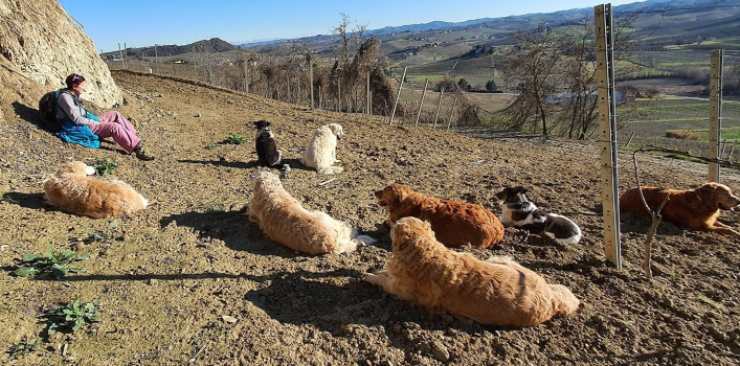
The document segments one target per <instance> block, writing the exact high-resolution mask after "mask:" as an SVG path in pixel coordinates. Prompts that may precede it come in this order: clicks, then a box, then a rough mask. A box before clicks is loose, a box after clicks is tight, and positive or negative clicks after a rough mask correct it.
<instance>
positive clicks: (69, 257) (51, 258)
mask: <svg viewBox="0 0 740 366" xmlns="http://www.w3.org/2000/svg"><path fill="white" fill-rule="evenodd" d="M85 259H87V256H85V255H79V254H77V253H76V252H74V251H72V250H69V249H63V250H58V251H57V250H52V249H49V251H48V252H46V254H26V255H24V256H23V258H21V261H20V263H18V265H17V268H16V269H15V271H13V275H15V276H18V277H35V278H39V277H52V278H55V279H60V278H63V277H64V276H66V275H67V274H68V273H77V272H81V271H82V270H81V269H79V268H76V267H72V266H71V264H72V263H75V262H80V261H83V260H85Z"/></svg>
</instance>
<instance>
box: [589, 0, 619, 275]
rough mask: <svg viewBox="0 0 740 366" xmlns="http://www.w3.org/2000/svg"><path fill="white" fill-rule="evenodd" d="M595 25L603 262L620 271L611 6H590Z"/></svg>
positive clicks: (617, 164) (617, 166)
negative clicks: (601, 181) (605, 260)
mask: <svg viewBox="0 0 740 366" xmlns="http://www.w3.org/2000/svg"><path fill="white" fill-rule="evenodd" d="M594 19H595V22H596V50H597V52H596V61H597V70H596V85H597V86H598V90H599V102H598V104H599V127H600V138H599V140H600V142H601V145H602V147H601V171H602V174H601V175H602V177H603V187H602V189H601V201H602V207H603V210H604V247H605V251H606V257H607V259H608V260H609V261H610V262H611V263H612V264H614V266H616V267H617V269H618V270H621V269H622V245H621V240H620V227H619V225H620V223H619V171H618V169H619V163H618V160H617V154H618V150H617V118H616V102H615V98H614V82H615V79H614V68H613V65H614V31H613V27H612V24H613V22H612V19H613V18H612V8H611V4H603V5H598V6H596V7H594Z"/></svg>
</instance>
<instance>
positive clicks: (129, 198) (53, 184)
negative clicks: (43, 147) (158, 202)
mask: <svg viewBox="0 0 740 366" xmlns="http://www.w3.org/2000/svg"><path fill="white" fill-rule="evenodd" d="M94 174H95V169H94V168H93V167H90V166H87V165H85V163H83V162H80V161H74V162H71V163H65V164H63V165H62V166H61V167H60V168H59V170H58V171H57V172H56V173H55V174H54V175H53V176H51V177H49V178H47V179H46V180H45V181H44V192H45V194H44V198H45V199H46V201H47V202H48V203H49V204H51V205H52V206H54V207H57V208H59V209H60V210H62V211H65V212H69V213H72V214H75V215H81V216H88V217H92V218H94V219H100V218H105V217H112V216H131V215H133V214H134V213H135V212H136V211H139V210H143V209H145V208H146V206H147V205H148V204H149V202H148V201H147V200H146V198H144V197H143V196H142V195H141V194H139V193H138V192H136V191H135V190H134V189H133V188H131V186H129V185H128V184H126V183H124V182H122V181H120V180H104V179H100V178H95V177H89V175H94Z"/></svg>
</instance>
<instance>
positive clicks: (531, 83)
mask: <svg viewBox="0 0 740 366" xmlns="http://www.w3.org/2000/svg"><path fill="white" fill-rule="evenodd" d="M517 39H518V40H519V42H518V46H514V47H513V48H512V49H511V51H510V53H509V55H508V57H507V63H506V64H507V66H506V70H507V74H508V75H509V77H510V78H513V79H514V80H513V82H514V85H517V88H516V89H517V90H518V91H519V95H518V96H517V97H516V98H515V99H514V101H513V102H512V104H511V105H510V106H509V107H507V108H506V110H505V113H507V114H508V115H509V116H510V117H511V125H512V127H514V128H517V129H523V128H527V127H528V128H529V129H532V130H536V129H537V125H539V126H540V127H541V132H542V135H543V136H548V135H549V133H550V130H549V128H548V110H547V109H548V106H547V103H546V101H545V98H546V97H547V96H548V95H551V94H553V93H554V92H555V91H556V90H557V79H556V76H557V74H556V71H557V67H558V63H559V62H560V60H561V55H562V53H561V52H560V50H561V49H560V45H559V43H558V42H557V39H555V38H554V37H552V36H550V34H549V33H543V32H537V33H529V34H520V35H518V36H517Z"/></svg>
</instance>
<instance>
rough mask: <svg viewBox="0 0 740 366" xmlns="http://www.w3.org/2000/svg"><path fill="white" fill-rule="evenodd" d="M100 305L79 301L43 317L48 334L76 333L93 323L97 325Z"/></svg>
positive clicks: (65, 305)
mask: <svg viewBox="0 0 740 366" xmlns="http://www.w3.org/2000/svg"><path fill="white" fill-rule="evenodd" d="M98 316H99V314H98V304H96V303H93V302H81V301H80V300H79V299H78V300H74V301H72V302H70V303H67V304H64V305H62V306H60V307H58V308H56V309H54V310H51V311H49V312H47V313H46V314H44V315H42V316H41V318H42V319H43V320H44V321H45V322H46V330H47V332H48V334H50V335H51V334H54V333H56V332H62V333H74V332H76V331H78V330H80V329H82V328H83V327H87V326H88V325H90V324H92V323H97V322H98V321H99V318H98Z"/></svg>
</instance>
